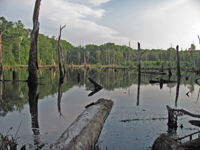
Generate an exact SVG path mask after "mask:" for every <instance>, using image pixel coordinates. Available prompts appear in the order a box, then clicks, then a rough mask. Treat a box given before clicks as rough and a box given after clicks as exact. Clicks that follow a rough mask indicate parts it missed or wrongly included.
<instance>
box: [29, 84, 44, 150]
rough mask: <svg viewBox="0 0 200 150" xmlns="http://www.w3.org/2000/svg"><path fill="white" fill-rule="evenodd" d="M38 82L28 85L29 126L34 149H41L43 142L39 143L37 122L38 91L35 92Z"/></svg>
mask: <svg viewBox="0 0 200 150" xmlns="http://www.w3.org/2000/svg"><path fill="white" fill-rule="evenodd" d="M37 87H38V84H31V85H29V94H28V95H29V100H28V102H29V106H30V114H31V128H32V131H33V134H34V147H35V149H41V148H42V147H43V146H44V144H41V143H42V142H41V140H40V128H39V122H38V97H39V93H37Z"/></svg>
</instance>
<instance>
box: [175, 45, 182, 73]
mask: <svg viewBox="0 0 200 150" xmlns="http://www.w3.org/2000/svg"><path fill="white" fill-rule="evenodd" d="M178 49H179V47H178V45H177V46H176V52H177V70H178V73H177V75H178V76H180V75H181V72H180V63H179V53H178Z"/></svg>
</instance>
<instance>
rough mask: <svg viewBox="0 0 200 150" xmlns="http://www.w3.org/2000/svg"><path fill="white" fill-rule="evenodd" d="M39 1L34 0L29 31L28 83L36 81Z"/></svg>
mask: <svg viewBox="0 0 200 150" xmlns="http://www.w3.org/2000/svg"><path fill="white" fill-rule="evenodd" d="M40 2H41V0H36V2H35V9H34V13H33V30H32V32H31V48H30V52H29V63H28V71H29V77H28V83H29V84H37V83H38V76H37V69H38V58H37V41H38V34H39V21H38V18H39V10H40Z"/></svg>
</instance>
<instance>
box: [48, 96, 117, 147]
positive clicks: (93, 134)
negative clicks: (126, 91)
mask: <svg viewBox="0 0 200 150" xmlns="http://www.w3.org/2000/svg"><path fill="white" fill-rule="evenodd" d="M112 107H113V101H111V100H106V99H99V100H97V102H95V103H94V104H93V105H91V106H88V107H87V108H86V109H85V110H84V111H83V112H82V113H81V114H80V115H79V116H78V117H77V118H76V119H75V120H74V122H73V123H72V124H71V125H70V127H69V128H68V129H67V130H66V131H65V132H64V133H63V134H62V135H61V136H60V138H59V139H58V140H57V141H56V142H55V143H54V144H52V145H51V146H50V149H52V150H60V149H70V150H83V149H85V150H86V149H87V150H92V149H93V147H94V145H95V142H96V140H97V139H98V137H99V135H100V132H101V129H102V126H103V124H104V122H105V120H106V118H107V116H108V115H109V113H110V111H111V109H112Z"/></svg>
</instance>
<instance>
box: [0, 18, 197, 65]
mask: <svg viewBox="0 0 200 150" xmlns="http://www.w3.org/2000/svg"><path fill="white" fill-rule="evenodd" d="M0 33H1V34H2V36H1V40H2V42H1V43H2V44H1V47H2V61H3V65H28V59H29V50H30V40H31V39H30V33H31V29H25V28H24V25H23V23H22V22H21V21H20V20H18V21H17V22H9V21H7V20H6V19H5V18H4V17H0ZM61 43H62V50H63V60H64V65H67V64H74V65H81V64H84V54H85V58H86V62H87V64H98V65H99V64H101V65H110V66H111V65H112V66H113V65H114V66H116V65H118V66H127V67H129V64H130V66H131V67H137V65H138V64H137V63H138V50H137V49H132V48H130V47H129V46H126V45H122V46H121V45H115V43H110V42H109V43H105V44H102V45H99V46H97V45H94V44H88V45H86V46H85V47H84V46H81V45H80V46H77V47H74V46H73V45H71V44H70V43H69V42H67V41H65V40H61ZM57 47H58V41H57V38H56V36H52V37H48V36H46V35H44V34H39V37H38V64H39V65H54V63H55V64H56V65H58V52H57ZM140 54H141V55H140V61H141V65H142V67H161V64H163V66H164V67H168V66H171V67H175V66H176V49H175V48H173V47H170V48H168V49H167V50H161V49H152V50H149V49H141V51H140ZM199 56H200V52H199V51H198V50H196V46H195V45H194V44H191V46H190V48H188V50H185V51H179V57H180V64H181V66H182V67H192V66H196V67H199V66H200V60H199ZM129 57H130V62H129Z"/></svg>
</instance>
